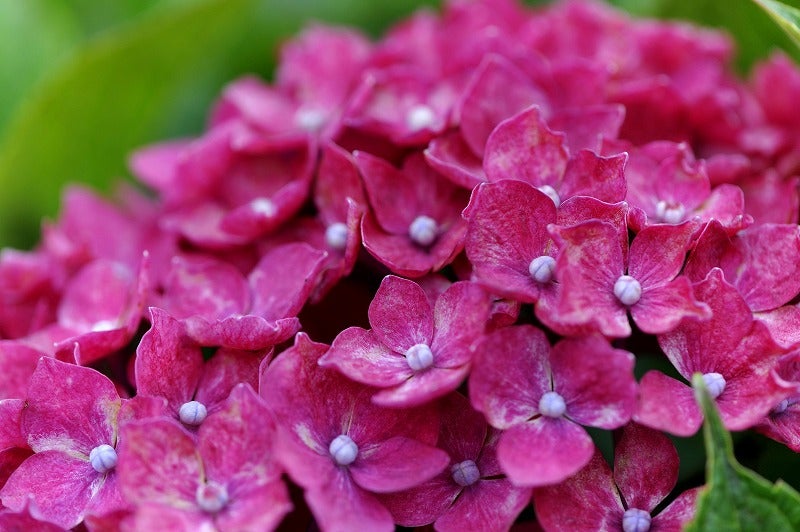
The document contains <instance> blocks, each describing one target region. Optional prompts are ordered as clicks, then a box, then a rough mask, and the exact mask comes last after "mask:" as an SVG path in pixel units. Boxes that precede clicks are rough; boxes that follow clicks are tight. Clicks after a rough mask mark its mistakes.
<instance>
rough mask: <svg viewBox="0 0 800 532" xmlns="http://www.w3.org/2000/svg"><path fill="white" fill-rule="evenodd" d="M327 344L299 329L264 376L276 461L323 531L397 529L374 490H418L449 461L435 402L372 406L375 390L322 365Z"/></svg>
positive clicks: (263, 387)
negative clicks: (302, 491) (275, 435)
mask: <svg viewBox="0 0 800 532" xmlns="http://www.w3.org/2000/svg"><path fill="white" fill-rule="evenodd" d="M327 348H328V347H327V346H326V345H324V344H316V343H313V342H311V341H310V340H309V339H308V337H307V336H305V335H304V334H302V333H300V334H298V335H297V337H296V341H295V345H294V347H292V348H290V349H288V350H287V351H284V352H283V353H281V354H280V355H279V356H278V357H277V358H276V359H275V360H274V361H273V362H272V364H270V365H269V366H268V367H267V368H266V370H265V371H264V373H263V374H262V377H261V383H260V394H261V396H262V397H264V398H265V399H266V401H267V404H268V405H269V406H270V408H271V409H272V410H273V411H274V412H275V416H276V419H277V422H278V431H279V437H278V442H277V445H278V448H277V450H276V452H277V453H278V458H279V460H280V462H281V463H282V464H283V466H284V467H285V468H286V471H287V472H288V473H289V476H290V477H291V478H292V480H294V481H295V482H296V483H298V484H299V485H300V486H302V487H303V488H304V489H305V499H306V502H307V503H308V505H309V507H310V508H311V511H312V512H313V514H314V516H315V517H316V518H317V521H318V523H319V524H320V525H321V527H322V529H323V530H339V529H352V528H359V527H366V528H368V529H370V530H387V531H388V530H393V529H394V525H393V520H392V517H391V514H390V513H389V511H388V510H387V509H386V508H385V507H384V506H383V505H382V504H381V503H380V502H379V500H378V499H377V498H376V497H375V495H374V493H389V492H394V491H401V490H405V489H409V488H413V487H414V486H417V485H419V484H421V483H423V482H425V481H426V480H428V479H430V478H433V477H434V476H436V475H437V474H439V473H440V472H441V471H442V470H443V469H444V468H445V467H446V466H447V463H448V458H447V454H446V453H444V452H443V451H441V450H439V449H435V448H434V447H433V443H434V442H435V441H436V438H437V435H438V432H439V413H438V412H437V409H436V407H435V406H433V405H431V406H424V407H417V408H407V409H402V410H399V409H387V408H382V407H378V406H376V405H374V404H373V403H372V401H371V400H370V397H371V396H372V394H373V393H374V390H373V389H371V388H368V387H366V386H363V385H360V384H356V383H353V382H352V381H348V380H347V379H345V378H344V377H342V376H341V375H340V374H339V373H338V372H336V371H334V370H331V369H326V368H322V367H320V366H319V365H318V364H317V359H318V358H319V357H320V356H321V355H322V354H324V353H325V351H326V350H327Z"/></svg>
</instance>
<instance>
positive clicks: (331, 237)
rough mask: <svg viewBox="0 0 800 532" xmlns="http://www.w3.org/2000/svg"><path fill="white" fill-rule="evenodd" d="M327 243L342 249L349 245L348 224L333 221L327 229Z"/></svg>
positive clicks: (336, 248) (332, 247)
mask: <svg viewBox="0 0 800 532" xmlns="http://www.w3.org/2000/svg"><path fill="white" fill-rule="evenodd" d="M325 243H326V244H328V247H329V248H331V249H335V250H337V251H341V250H343V249H344V247H345V245H347V226H346V225H345V224H343V223H342V222H336V223H332V224H331V225H329V226H328V227H327V229H325Z"/></svg>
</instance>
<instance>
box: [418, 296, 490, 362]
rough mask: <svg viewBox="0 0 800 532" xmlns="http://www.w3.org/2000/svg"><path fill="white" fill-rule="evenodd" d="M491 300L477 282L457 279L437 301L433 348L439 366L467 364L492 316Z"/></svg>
mask: <svg viewBox="0 0 800 532" xmlns="http://www.w3.org/2000/svg"><path fill="white" fill-rule="evenodd" d="M490 306H491V300H490V298H489V296H488V294H486V292H484V291H483V290H482V289H481V288H480V287H479V286H478V285H477V284H475V283H470V282H457V283H454V284H453V285H452V286H450V288H448V289H447V290H446V291H445V292H444V293H443V294H442V295H441V296H439V298H438V299H437V300H436V304H435V306H434V323H435V330H436V332H435V335H434V339H433V344H432V345H431V348H432V349H433V352H434V353H435V357H436V360H435V364H436V366H437V367H447V368H451V367H455V366H462V365H464V364H468V363H469V362H471V360H472V352H473V349H474V346H475V344H476V343H477V342H478V341H479V339H480V337H481V335H482V334H483V331H484V329H485V327H486V321H487V320H488V319H489V311H490Z"/></svg>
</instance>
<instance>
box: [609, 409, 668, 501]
mask: <svg viewBox="0 0 800 532" xmlns="http://www.w3.org/2000/svg"><path fill="white" fill-rule="evenodd" d="M679 465H680V460H679V459H678V451H677V450H675V446H674V445H673V444H672V442H671V441H670V439H669V438H668V437H667V436H665V435H664V434H663V433H661V432H658V431H655V430H652V429H649V428H647V427H643V426H641V425H637V424H636V423H630V424H628V425H626V426H625V428H623V429H622V437H621V438H620V440H619V442H618V443H617V445H616V448H615V450H614V480H615V482H616V483H617V486H618V488H619V491H620V493H621V494H622V498H623V499H625V503H626V504H627V505H628V508H638V509H640V510H644V511H645V512H651V511H653V509H654V508H655V507H656V506H657V505H658V503H660V502H661V501H662V500H664V497H666V496H667V495H669V492H670V491H672V488H674V487H675V483H676V482H677V481H678V468H679Z"/></svg>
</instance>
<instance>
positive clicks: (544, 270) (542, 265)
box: [528, 255, 556, 284]
mask: <svg viewBox="0 0 800 532" xmlns="http://www.w3.org/2000/svg"><path fill="white" fill-rule="evenodd" d="M555 271H556V259H554V258H553V257H550V256H548V255H542V256H541V257H536V258H535V259H533V260H532V261H531V263H530V265H529V266H528V273H530V274H531V277H533V279H534V280H535V281H536V282H538V283H542V284H545V283H549V282H550V281H552V280H553V274H554V273H555Z"/></svg>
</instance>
